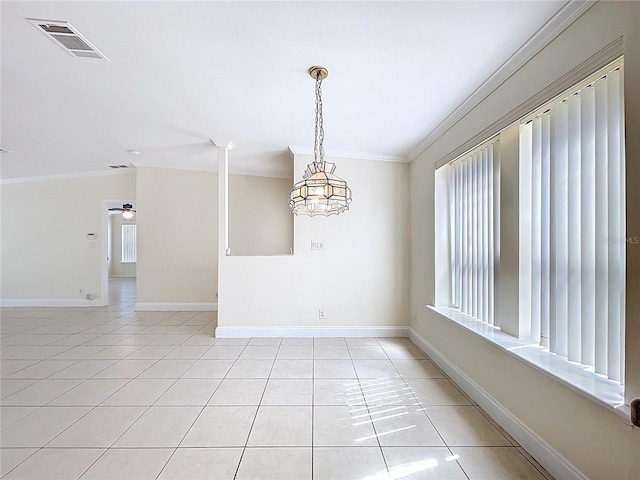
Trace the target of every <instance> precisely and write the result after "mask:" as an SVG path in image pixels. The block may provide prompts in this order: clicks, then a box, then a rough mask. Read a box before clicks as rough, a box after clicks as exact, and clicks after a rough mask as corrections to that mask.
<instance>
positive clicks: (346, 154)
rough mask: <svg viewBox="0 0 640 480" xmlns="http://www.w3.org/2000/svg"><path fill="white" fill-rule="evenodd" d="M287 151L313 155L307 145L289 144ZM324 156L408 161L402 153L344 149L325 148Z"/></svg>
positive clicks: (294, 153) (380, 160)
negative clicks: (385, 153)
mask: <svg viewBox="0 0 640 480" xmlns="http://www.w3.org/2000/svg"><path fill="white" fill-rule="evenodd" d="M289 151H290V152H291V154H292V155H311V156H313V150H312V149H311V148H309V147H296V146H289ZM324 156H325V158H327V157H335V158H355V159H358V160H375V161H378V162H396V163H409V159H408V158H407V157H405V156H402V155H383V154H381V153H367V152H350V151H345V150H327V151H326V152H325V155H324Z"/></svg>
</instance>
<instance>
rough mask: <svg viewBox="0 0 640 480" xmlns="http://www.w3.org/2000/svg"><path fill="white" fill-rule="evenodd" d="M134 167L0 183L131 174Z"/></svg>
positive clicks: (18, 179)
mask: <svg viewBox="0 0 640 480" xmlns="http://www.w3.org/2000/svg"><path fill="white" fill-rule="evenodd" d="M135 171H136V169H135V167H132V168H125V169H116V170H98V171H96V172H75V173H59V174H54V175H39V176H33V177H16V178H3V179H0V185H10V184H13V183H29V182H42V181H46V180H65V179H68V178H85V177H104V176H108V175H131V174H133V173H135Z"/></svg>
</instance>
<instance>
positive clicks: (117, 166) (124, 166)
mask: <svg viewBox="0 0 640 480" xmlns="http://www.w3.org/2000/svg"><path fill="white" fill-rule="evenodd" d="M109 168H129V165H109Z"/></svg>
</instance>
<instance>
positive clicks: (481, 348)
mask: <svg viewBox="0 0 640 480" xmlns="http://www.w3.org/2000/svg"><path fill="white" fill-rule="evenodd" d="M620 36H623V37H624V54H625V114H626V128H627V130H626V148H627V206H628V207H627V235H628V236H640V231H639V229H640V209H638V208H636V207H635V206H637V205H640V189H638V188H637V185H638V182H639V181H640V163H639V162H637V161H636V160H637V159H638V158H640V82H638V81H637V79H638V78H640V8H639V6H638V3H637V2H599V3H597V4H596V5H595V6H593V7H592V8H591V9H590V10H588V11H587V12H586V13H585V14H584V15H583V16H582V17H581V18H579V19H578V20H577V21H576V22H575V23H574V24H573V25H572V26H570V27H569V28H568V29H567V30H566V31H565V32H563V33H562V34H561V35H559V36H558V37H557V38H556V39H555V40H554V41H553V42H551V43H550V44H549V45H548V46H547V47H546V48H544V49H543V50H542V51H541V52H540V53H539V54H537V55H536V56H535V57H534V58H533V59H532V60H531V61H530V62H528V63H527V64H526V65H525V66H524V67H522V68H521V69H520V70H519V71H518V72H516V73H515V74H514V75H513V76H512V77H510V78H509V80H507V81H506V82H504V83H503V84H502V85H501V86H500V87H499V88H498V89H496V90H495V91H494V92H493V93H492V94H491V95H489V96H488V97H487V98H486V99H485V100H484V101H483V102H482V103H481V104H480V105H479V106H478V107H476V108H475V109H474V110H472V111H471V112H470V113H469V114H467V115H466V116H465V117H464V118H462V119H461V120H460V121H459V122H458V123H457V124H456V125H454V126H453V127H452V128H451V129H449V130H448V131H447V132H446V133H445V134H443V135H442V136H441V137H440V138H439V139H438V140H437V141H436V142H435V143H433V144H432V145H431V146H430V147H429V148H428V149H427V150H425V151H424V152H423V153H422V154H421V155H420V156H419V157H418V158H417V159H416V160H414V161H413V162H412V163H411V245H412V251H411V266H412V269H411V309H412V313H414V314H415V315H417V322H416V323H415V325H414V328H415V329H416V330H417V331H418V333H419V334H420V335H421V336H423V337H424V338H425V339H426V340H427V341H428V342H429V343H431V345H433V346H434V347H435V348H436V349H437V350H438V351H440V352H441V353H442V354H443V355H444V356H445V357H446V359H447V360H448V361H449V362H450V363H451V364H452V365H453V366H454V367H455V368H457V369H458V370H459V371H461V372H462V373H463V374H464V375H466V376H467V377H468V378H469V379H470V380H471V381H473V382H475V383H476V384H477V385H478V386H479V387H480V388H481V389H482V390H484V391H485V392H486V393H487V394H488V395H490V396H491V397H492V398H493V399H494V400H495V401H496V402H498V403H499V404H501V405H502V406H503V407H505V408H506V409H507V410H508V411H509V412H510V413H511V414H512V415H513V416H514V417H515V418H516V419H517V421H519V422H521V423H522V424H523V425H524V426H525V427H526V428H528V429H530V430H531V431H533V432H534V433H535V434H537V435H538V436H539V437H541V438H542V439H543V441H546V442H547V443H548V444H549V445H550V446H551V447H553V448H554V449H556V450H557V451H558V452H559V453H560V454H561V455H563V456H564V457H565V458H566V459H568V461H569V462H571V463H573V465H575V466H576V467H577V468H578V469H579V470H581V471H582V472H583V473H584V474H585V475H586V476H587V477H588V478H591V479H593V480H596V479H602V480H609V479H613V478H615V479H628V480H631V479H637V478H640V456H639V455H638V452H640V429H638V428H632V427H630V426H628V425H626V424H624V423H623V422H622V421H621V420H620V419H619V418H618V417H617V416H616V415H614V414H613V413H611V412H609V411H608V410H605V409H604V407H600V406H598V405H596V404H594V403H592V402H591V401H589V400H586V399H585V398H583V397H582V396H580V395H578V394H576V393H575V392H573V391H572V390H569V389H568V388H566V387H564V386H563V385H561V384H560V383H558V382H557V381H555V380H552V379H550V378H549V377H547V376H545V375H543V374H541V373H539V372H538V371H537V370H535V369H534V368H532V367H529V366H527V365H525V364H523V363H521V362H520V361H519V360H516V359H514V358H513V357H511V356H510V355H508V354H506V353H504V352H502V351H500V350H498V349H496V348H493V347H492V346H491V345H488V344H487V343H485V342H484V341H482V340H479V339H478V338H476V337H474V336H473V335H470V334H468V333H467V332H465V331H464V329H462V328H461V327H460V326H458V325H456V324H453V323H451V322H450V321H448V320H446V319H444V318H443V317H441V316H440V315H438V314H436V313H434V312H432V311H430V310H428V309H427V308H426V307H425V305H427V304H433V303H434V296H435V290H436V289H435V280H434V265H435V258H434V256H435V254H434V252H435V245H434V238H435V233H436V232H435V231H434V216H435V211H434V172H435V164H436V162H438V161H439V160H440V159H442V158H443V157H445V156H447V155H449V154H450V153H451V152H452V151H454V150H456V149H458V148H459V147H460V146H461V145H463V144H464V143H466V142H467V141H469V140H470V139H471V138H472V137H474V136H475V135H476V134H478V132H481V131H483V130H484V129H485V128H486V127H488V126H489V125H491V124H493V123H494V122H496V121H498V120H499V119H500V118H502V117H503V116H504V115H506V114H508V113H509V112H511V111H512V110H514V109H516V108H517V107H518V106H520V105H522V104H524V103H525V102H526V101H527V100H528V99H529V98H531V97H533V96H534V95H535V94H537V93H538V92H540V91H542V90H543V89H545V88H546V87H547V86H548V85H550V84H552V83H553V82H554V81H556V80H557V79H559V78H560V77H562V76H563V75H564V74H566V73H568V72H569V71H571V70H572V69H574V68H575V67H577V66H578V65H580V64H582V63H583V62H585V61H586V60H587V59H588V58H590V57H591V56H593V55H595V54H596V53H597V52H599V51H600V50H602V49H603V48H605V47H606V46H608V45H610V44H611V43H612V42H614V41H615V40H616V39H617V38H619V37H620ZM492 133H496V132H492ZM515 202H516V203H517V198H516V199H515ZM511 227H513V228H516V227H517V226H516V225H511ZM513 228H512V230H513ZM508 230H509V226H508V225H507V226H506V227H505V230H503V232H505V231H508ZM515 231H517V228H516V230H515ZM507 275H508V270H507ZM512 275H514V274H513V273H512ZM509 281H511V282H513V284H514V285H517V278H501V284H503V282H509ZM639 291H640V246H637V245H628V247H627V313H626V317H627V329H626V338H627V373H626V376H627V382H626V390H627V401H628V400H629V399H630V398H632V397H637V396H640V296H639V295H638V292H639ZM515 294H516V295H517V289H516V293H515Z"/></svg>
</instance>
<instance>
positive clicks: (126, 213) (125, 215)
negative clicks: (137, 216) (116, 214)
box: [122, 210, 133, 220]
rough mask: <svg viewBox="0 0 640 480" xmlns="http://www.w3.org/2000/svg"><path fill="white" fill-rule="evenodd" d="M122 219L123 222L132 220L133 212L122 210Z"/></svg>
mask: <svg viewBox="0 0 640 480" xmlns="http://www.w3.org/2000/svg"><path fill="white" fill-rule="evenodd" d="M122 218H124V219H125V220H130V219H132V218H133V212H132V211H131V210H124V211H123V212H122Z"/></svg>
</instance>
